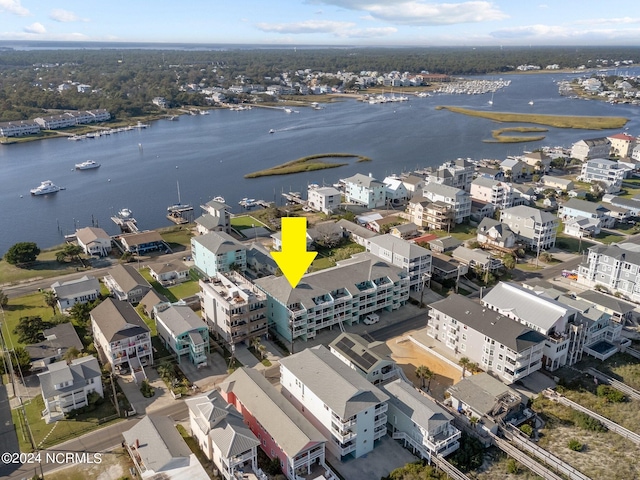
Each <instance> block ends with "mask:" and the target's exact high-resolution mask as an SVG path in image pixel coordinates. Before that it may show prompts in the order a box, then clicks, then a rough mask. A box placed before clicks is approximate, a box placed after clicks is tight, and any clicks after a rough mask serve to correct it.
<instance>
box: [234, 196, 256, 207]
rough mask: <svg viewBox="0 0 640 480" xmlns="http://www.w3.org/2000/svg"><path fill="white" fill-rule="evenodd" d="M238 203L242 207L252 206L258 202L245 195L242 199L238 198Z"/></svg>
mask: <svg viewBox="0 0 640 480" xmlns="http://www.w3.org/2000/svg"><path fill="white" fill-rule="evenodd" d="M238 204H239V205H240V206H241V207H244V208H253V207H255V206H256V205H258V204H257V203H256V200H255V198H247V197H245V198H243V199H242V200H240V201H239V202H238Z"/></svg>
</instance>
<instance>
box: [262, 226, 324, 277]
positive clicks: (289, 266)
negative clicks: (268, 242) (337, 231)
mask: <svg viewBox="0 0 640 480" xmlns="http://www.w3.org/2000/svg"><path fill="white" fill-rule="evenodd" d="M316 255H318V253H317V252H307V219H306V218H295V217H291V218H290V217H285V218H283V219H282V251H281V252H271V256H272V257H273V259H274V260H275V261H276V263H277V264H278V267H280V270H282V273H283V274H284V276H285V277H287V280H288V281H289V284H290V285H291V287H292V288H296V286H297V285H298V283H300V279H301V278H302V276H303V275H304V273H305V272H306V271H307V268H309V265H311V262H313V259H314V258H316Z"/></svg>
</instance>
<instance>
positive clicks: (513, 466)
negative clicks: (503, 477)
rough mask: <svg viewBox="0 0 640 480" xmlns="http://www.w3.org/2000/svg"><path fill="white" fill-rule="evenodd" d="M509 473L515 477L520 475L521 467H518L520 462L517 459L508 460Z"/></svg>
mask: <svg viewBox="0 0 640 480" xmlns="http://www.w3.org/2000/svg"><path fill="white" fill-rule="evenodd" d="M507 473H511V474H513V475H517V474H519V473H520V467H519V466H518V462H516V461H515V459H513V458H510V459H509V460H507Z"/></svg>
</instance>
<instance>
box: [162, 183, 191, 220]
mask: <svg viewBox="0 0 640 480" xmlns="http://www.w3.org/2000/svg"><path fill="white" fill-rule="evenodd" d="M176 185H177V186H178V203H176V204H174V205H171V206H169V207H167V212H169V213H180V212H189V211H191V210H193V207H192V206H191V205H188V204H184V205H183V204H182V203H180V182H178V181H176Z"/></svg>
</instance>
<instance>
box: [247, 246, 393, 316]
mask: <svg viewBox="0 0 640 480" xmlns="http://www.w3.org/2000/svg"><path fill="white" fill-rule="evenodd" d="M387 277H388V278H390V279H391V281H392V282H394V283H395V282H396V281H398V280H399V279H400V278H401V277H406V273H405V272H403V271H402V269H401V268H398V267H395V266H393V265H389V264H387V263H386V262H383V261H382V260H380V259H379V258H377V257H376V256H375V255H373V254H371V253H368V252H363V253H359V254H357V255H354V256H353V257H351V258H350V259H347V260H343V261H340V262H338V265H337V266H335V267H332V268H327V269H325V270H321V271H319V272H314V273H309V274H306V275H304V276H303V277H302V280H301V281H300V283H299V284H298V286H297V287H296V288H295V289H294V288H291V285H290V284H289V282H288V280H287V279H286V278H285V277H284V276H281V277H274V276H272V275H271V276H268V277H264V278H259V279H257V280H255V282H254V283H255V284H256V285H257V286H258V287H259V288H260V289H261V290H263V291H264V292H265V293H267V294H269V295H270V296H272V297H274V298H275V299H277V300H278V301H279V302H281V303H282V304H284V305H291V304H294V303H301V304H302V305H304V306H305V307H307V308H309V307H312V306H314V305H315V302H314V300H313V299H314V298H317V297H319V296H322V295H326V294H328V293H330V292H332V291H335V290H337V289H339V288H346V289H347V290H348V291H349V292H351V293H352V294H353V295H355V294H357V295H359V292H360V290H359V289H358V287H357V286H356V285H357V284H359V283H361V282H365V281H371V280H376V279H379V278H387Z"/></svg>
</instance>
